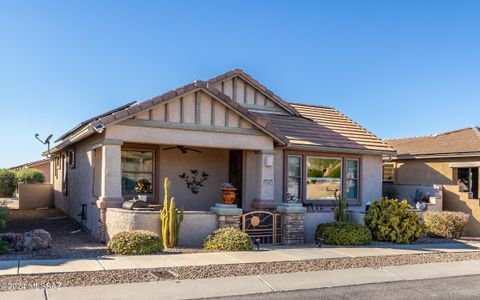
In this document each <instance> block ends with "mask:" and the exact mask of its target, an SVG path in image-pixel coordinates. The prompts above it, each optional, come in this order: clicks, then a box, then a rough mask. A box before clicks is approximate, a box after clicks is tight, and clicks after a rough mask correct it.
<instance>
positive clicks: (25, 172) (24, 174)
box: [17, 168, 45, 183]
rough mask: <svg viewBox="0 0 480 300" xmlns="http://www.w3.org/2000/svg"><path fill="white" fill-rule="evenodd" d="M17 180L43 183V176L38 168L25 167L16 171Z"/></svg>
mask: <svg viewBox="0 0 480 300" xmlns="http://www.w3.org/2000/svg"><path fill="white" fill-rule="evenodd" d="M17 180H18V182H23V183H44V182H45V176H44V175H43V173H42V172H41V171H40V170H37V169H30V168H25V169H21V170H20V171H18V172H17Z"/></svg>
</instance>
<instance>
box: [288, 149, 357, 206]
mask: <svg viewBox="0 0 480 300" xmlns="http://www.w3.org/2000/svg"><path fill="white" fill-rule="evenodd" d="M285 165H286V167H285V186H286V187H285V201H292V200H294V201H295V202H304V203H306V204H307V205H320V206H321V205H327V206H330V205H334V204H335V202H334V201H335V194H337V195H344V196H345V197H347V200H349V203H350V204H351V205H356V204H360V195H359V191H360V188H359V186H360V165H361V161H360V158H357V157H351V156H341V155H340V156H338V157H330V156H329V155H328V154H325V155H314V154H311V155H309V154H303V153H296V152H294V153H291V154H290V153H288V154H287V155H286V159H285Z"/></svg>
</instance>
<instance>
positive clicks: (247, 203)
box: [243, 151, 275, 210]
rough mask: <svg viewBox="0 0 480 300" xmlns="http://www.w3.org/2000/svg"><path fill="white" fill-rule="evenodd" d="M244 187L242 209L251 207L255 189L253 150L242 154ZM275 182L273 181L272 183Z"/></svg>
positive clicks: (255, 169) (255, 162) (255, 167)
mask: <svg viewBox="0 0 480 300" xmlns="http://www.w3.org/2000/svg"><path fill="white" fill-rule="evenodd" d="M244 160H245V161H244V173H245V175H244V189H243V209H244V210H249V209H252V201H253V198H255V191H256V189H257V184H258V182H257V178H258V177H257V159H256V154H255V152H254V151H245V154H244ZM274 184H275V183H274Z"/></svg>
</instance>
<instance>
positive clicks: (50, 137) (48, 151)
mask: <svg viewBox="0 0 480 300" xmlns="http://www.w3.org/2000/svg"><path fill="white" fill-rule="evenodd" d="M52 137H53V134H50V135H49V136H48V137H47V138H46V139H45V141H42V140H41V139H40V135H39V134H38V133H35V138H36V139H37V140H39V141H40V143H42V144H44V145H47V149H48V150H47V157H49V155H50V140H51V139H52Z"/></svg>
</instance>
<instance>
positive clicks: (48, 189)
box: [18, 183, 53, 210]
mask: <svg viewBox="0 0 480 300" xmlns="http://www.w3.org/2000/svg"><path fill="white" fill-rule="evenodd" d="M52 206H53V190H52V185H51V184H45V183H19V184H18V209H22V210H31V209H37V208H44V207H52Z"/></svg>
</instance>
